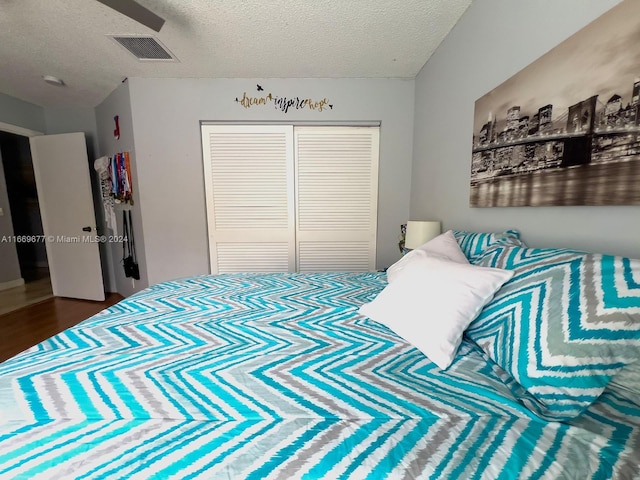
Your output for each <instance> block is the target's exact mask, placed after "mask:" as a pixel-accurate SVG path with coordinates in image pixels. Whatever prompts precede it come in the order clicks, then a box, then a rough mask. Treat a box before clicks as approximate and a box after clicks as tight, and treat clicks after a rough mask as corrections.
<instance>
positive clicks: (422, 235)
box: [404, 220, 441, 250]
mask: <svg viewBox="0 0 640 480" xmlns="http://www.w3.org/2000/svg"><path fill="white" fill-rule="evenodd" d="M440 228H441V227H440V222H422V221H417V220H409V221H408V222H407V234H406V237H405V240H404V246H405V248H408V249H410V250H412V249H414V248H418V247H419V246H420V245H422V244H423V243H426V242H428V241H429V240H431V239H432V238H435V237H437V236H438V235H440Z"/></svg>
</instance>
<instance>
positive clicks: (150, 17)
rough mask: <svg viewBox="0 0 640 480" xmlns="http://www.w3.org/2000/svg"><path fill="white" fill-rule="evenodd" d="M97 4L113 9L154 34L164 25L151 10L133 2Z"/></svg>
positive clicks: (119, 0) (105, 0)
mask: <svg viewBox="0 0 640 480" xmlns="http://www.w3.org/2000/svg"><path fill="white" fill-rule="evenodd" d="M98 2H100V3H102V4H103V5H106V6H107V7H111V8H113V9H114V10H116V11H117V12H120V13H121V14H123V15H126V16H127V17H129V18H131V19H133V20H135V21H136V22H138V23H141V24H142V25H145V26H147V27H149V28H150V29H152V30H155V31H156V32H159V31H160V29H161V28H162V25H164V18H161V17H159V16H158V15H156V14H155V13H153V12H152V11H151V10H148V9H146V8H145V7H143V6H142V5H140V4H139V3H137V2H134V1H133V0H98Z"/></svg>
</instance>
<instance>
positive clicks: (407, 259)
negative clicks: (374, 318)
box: [387, 230, 469, 283]
mask: <svg viewBox="0 0 640 480" xmlns="http://www.w3.org/2000/svg"><path fill="white" fill-rule="evenodd" d="M426 253H435V254H436V255H440V256H443V257H446V258H448V259H449V260H451V261H453V262H458V263H464V264H468V263H469V260H467V257H466V256H465V254H464V253H462V250H461V249H460V245H458V242H457V241H456V237H455V236H454V235H453V230H449V231H447V232H444V233H443V234H441V235H438V236H437V237H435V238H434V239H432V240H429V241H428V242H427V243H424V244H422V245H420V246H419V247H418V248H416V249H414V250H411V251H410V252H409V253H407V254H406V255H405V256H404V257H402V258H401V259H400V260H398V261H397V262H396V263H394V264H393V265H391V266H390V267H389V268H388V269H387V282H389V283H391V282H393V281H394V280H395V279H396V278H397V277H398V275H399V274H400V272H401V271H402V270H403V269H404V268H405V267H406V266H407V265H409V264H410V263H411V262H412V261H413V260H415V259H417V258H424V257H425V256H426V255H425V254H426Z"/></svg>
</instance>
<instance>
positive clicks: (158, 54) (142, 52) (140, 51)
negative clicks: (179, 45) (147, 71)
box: [108, 35, 178, 62]
mask: <svg viewBox="0 0 640 480" xmlns="http://www.w3.org/2000/svg"><path fill="white" fill-rule="evenodd" d="M108 36H109V37H110V38H112V39H113V40H115V41H116V42H118V44H120V45H121V46H123V47H124V48H126V49H127V51H128V52H129V53H131V54H132V55H133V56H134V57H136V58H137V59H138V60H141V61H144V62H177V61H178V59H177V58H176V57H175V56H174V55H173V54H172V53H171V52H170V51H169V50H167V48H166V47H165V46H164V45H162V44H161V43H160V41H158V39H157V38H155V37H154V36H152V35H108Z"/></svg>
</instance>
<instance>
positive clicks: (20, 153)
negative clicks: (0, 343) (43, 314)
mask: <svg viewBox="0 0 640 480" xmlns="http://www.w3.org/2000/svg"><path fill="white" fill-rule="evenodd" d="M0 160H1V161H2V168H3V170H4V177H5V183H6V198H7V199H8V205H0V207H2V208H4V209H5V210H6V209H9V210H10V213H11V225H12V227H13V236H14V240H15V241H14V242H11V243H12V244H13V246H14V247H15V250H16V253H17V257H18V263H19V269H20V272H19V273H20V278H21V279H23V280H24V285H18V286H15V287H13V288H7V289H4V290H1V291H0V314H2V313H6V312H8V311H12V310H15V309H17V308H21V307H23V306H25V305H29V304H32V303H36V302H39V301H41V300H44V299H46V298H49V297H51V296H52V289H51V281H50V277H49V265H48V261H47V252H46V248H45V244H44V242H43V241H36V239H43V238H44V237H43V235H44V232H43V229H42V220H41V217H40V206H39V202H38V191H37V188H36V183H35V176H34V170H33V163H32V160H31V148H30V145H29V138H28V137H26V136H22V135H18V134H15V133H10V132H4V131H0ZM3 187H4V185H0V188H3ZM5 215H6V212H5ZM21 238H22V239H23V240H27V241H18V240H20V239H21ZM5 243H7V242H5ZM5 248H7V245H5ZM9 248H10V247H9Z"/></svg>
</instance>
